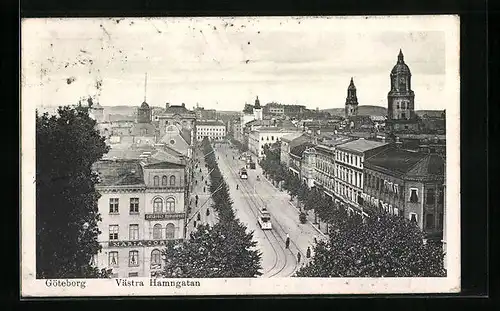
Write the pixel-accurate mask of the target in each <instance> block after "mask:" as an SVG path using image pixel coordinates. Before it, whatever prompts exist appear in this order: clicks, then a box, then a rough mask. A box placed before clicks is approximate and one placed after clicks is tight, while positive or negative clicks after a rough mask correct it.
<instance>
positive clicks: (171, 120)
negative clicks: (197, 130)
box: [154, 103, 196, 136]
mask: <svg viewBox="0 0 500 311" xmlns="http://www.w3.org/2000/svg"><path fill="white" fill-rule="evenodd" d="M154 119H155V121H157V122H158V127H159V130H160V135H161V136H163V135H164V134H165V131H166V128H167V126H169V125H176V126H177V127H179V128H182V129H186V130H189V131H191V130H193V129H194V126H195V121H196V113H194V112H193V111H191V110H188V109H187V108H186V105H185V104H184V103H182V105H180V106H178V105H170V104H169V103H167V104H166V105H165V111H163V113H161V114H158V115H156V116H154Z"/></svg>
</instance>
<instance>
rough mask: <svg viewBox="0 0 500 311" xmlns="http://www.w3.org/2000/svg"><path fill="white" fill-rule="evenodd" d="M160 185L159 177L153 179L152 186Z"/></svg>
mask: <svg viewBox="0 0 500 311" xmlns="http://www.w3.org/2000/svg"><path fill="white" fill-rule="evenodd" d="M159 185H160V177H158V176H155V177H153V186H155V187H158V186H159Z"/></svg>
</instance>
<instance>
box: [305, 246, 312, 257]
mask: <svg viewBox="0 0 500 311" xmlns="http://www.w3.org/2000/svg"><path fill="white" fill-rule="evenodd" d="M306 257H307V258H311V247H309V246H308V247H307V251H306Z"/></svg>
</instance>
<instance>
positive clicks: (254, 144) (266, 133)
mask: <svg viewBox="0 0 500 311" xmlns="http://www.w3.org/2000/svg"><path fill="white" fill-rule="evenodd" d="M296 132H297V130H296V129H288V128H278V127H262V128H257V129H254V130H252V131H251V132H250V133H249V135H248V149H249V150H250V152H252V153H254V154H255V155H256V156H257V157H258V158H262V157H263V156H264V145H266V144H270V145H272V144H273V143H275V142H277V141H279V140H281V138H282V137H283V136H285V135H287V134H292V133H296Z"/></svg>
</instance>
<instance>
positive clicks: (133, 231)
mask: <svg viewBox="0 0 500 311" xmlns="http://www.w3.org/2000/svg"><path fill="white" fill-rule="evenodd" d="M128 233H129V240H139V225H137V224H134V225H130V226H129V231H128Z"/></svg>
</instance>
